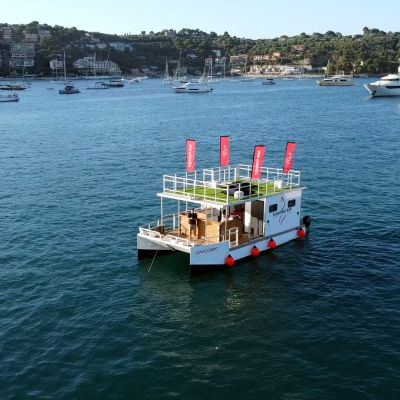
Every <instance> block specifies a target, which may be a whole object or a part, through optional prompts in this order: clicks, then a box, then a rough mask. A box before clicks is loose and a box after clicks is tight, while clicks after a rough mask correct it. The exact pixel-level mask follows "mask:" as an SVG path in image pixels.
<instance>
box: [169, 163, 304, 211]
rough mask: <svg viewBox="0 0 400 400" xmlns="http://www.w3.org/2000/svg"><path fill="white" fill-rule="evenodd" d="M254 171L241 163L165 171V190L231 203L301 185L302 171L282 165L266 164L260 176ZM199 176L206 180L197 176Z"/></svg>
mask: <svg viewBox="0 0 400 400" xmlns="http://www.w3.org/2000/svg"><path fill="white" fill-rule="evenodd" d="M251 171H252V167H251V166H250V165H242V164H240V165H238V166H235V167H231V166H229V167H223V168H221V167H218V168H209V169H204V170H202V171H201V172H200V171H199V172H198V171H194V172H192V173H185V174H180V175H178V174H175V175H164V178H163V193H165V194H170V195H176V196H179V197H183V198H186V199H187V200H189V201H190V200H195V201H199V200H203V201H209V202H214V203H218V204H226V205H227V204H232V203H235V202H237V201H241V202H243V200H247V199H254V198H257V197H264V196H266V195H268V194H273V193H276V192H281V191H284V190H290V189H292V188H294V187H300V178H301V173H300V171H289V172H286V173H284V172H283V170H282V169H280V168H267V167H264V168H262V169H261V177H260V179H257V180H251ZM198 176H199V177H201V178H202V180H200V179H197V177H198ZM236 192H237V194H236Z"/></svg>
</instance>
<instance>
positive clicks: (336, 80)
mask: <svg viewBox="0 0 400 400" xmlns="http://www.w3.org/2000/svg"><path fill="white" fill-rule="evenodd" d="M317 83H318V85H319V86H353V85H354V83H353V81H352V80H351V79H350V78H348V77H346V76H345V75H333V76H330V77H328V78H324V79H321V80H320V81H317Z"/></svg>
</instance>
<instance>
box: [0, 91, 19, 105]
mask: <svg viewBox="0 0 400 400" xmlns="http://www.w3.org/2000/svg"><path fill="white" fill-rule="evenodd" d="M11 101H19V97H18V95H17V94H15V93H13V94H5V95H4V94H2V95H0V103H9V102H11Z"/></svg>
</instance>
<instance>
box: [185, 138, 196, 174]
mask: <svg viewBox="0 0 400 400" xmlns="http://www.w3.org/2000/svg"><path fill="white" fill-rule="evenodd" d="M195 164H196V141H195V140H193V139H187V140H186V172H193V171H194V170H195Z"/></svg>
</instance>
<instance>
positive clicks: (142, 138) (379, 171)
mask: <svg viewBox="0 0 400 400" xmlns="http://www.w3.org/2000/svg"><path fill="white" fill-rule="evenodd" d="M363 83H365V82H364V81H362V80H357V81H356V84H355V86H354V87H342V88H340V87H339V88H338V87H336V88H335V87H319V86H317V85H316V83H315V82H314V81H312V80H304V81H284V80H280V81H278V83H277V85H274V86H263V85H261V83H260V82H259V81H256V82H229V81H228V82H226V83H221V84H219V85H215V87H214V92H212V93H209V94H205V95H185V94H174V93H172V92H171V91H170V90H169V88H168V87H166V86H163V85H162V83H161V81H160V80H147V81H143V82H142V83H140V84H138V85H127V86H126V87H125V88H123V89H109V90H99V91H95V90H91V91H90V90H89V91H87V90H86V89H85V87H86V86H87V83H86V82H84V81H81V82H79V84H78V85H79V86H80V87H81V90H82V93H80V94H78V95H71V96H62V95H59V94H58V88H57V87H56V86H55V85H54V84H51V83H49V82H40V81H37V82H33V85H32V87H31V89H29V90H26V91H24V92H21V93H20V98H21V101H20V102H19V103H2V104H0V149H1V150H0V237H1V240H0V366H1V367H0V399H2V400H6V399H168V398H184V399H204V398H208V399H266V398H271V399H296V400H298V399H307V400H308V399H385V400H386V399H398V398H400V385H399V378H400V361H399V359H400V358H399V357H400V338H399V337H400V335H399V331H400V312H399V306H400V281H399V276H400V274H399V266H400V263H399V251H400V245H399V243H400V233H399V232H400V213H399V211H398V202H399V196H400V190H399V178H398V176H399V171H400V163H399V157H398V153H399V151H398V148H399V126H400V98H375V99H371V98H369V97H368V93H367V91H366V90H365V89H364V88H363V87H362V84H363ZM50 88H54V89H52V90H50ZM220 135H230V137H231V161H232V163H251V158H252V153H253V146H254V145H255V144H265V145H266V158H265V162H264V164H267V165H268V166H272V167H280V166H281V165H282V161H283V155H284V154H283V153H284V148H285V144H286V141H287V140H294V141H296V142H297V149H296V153H295V157H294V168H295V169H299V170H301V171H302V182H303V183H304V184H305V185H306V186H307V190H306V191H305V192H304V196H303V214H309V215H310V216H311V217H312V225H311V232H310V235H309V236H308V237H307V238H306V239H305V240H302V241H295V242H291V243H289V244H287V245H285V246H282V247H280V248H278V249H276V250H275V251H274V252H273V253H270V254H267V255H261V256H260V257H258V258H256V259H247V260H245V261H243V262H240V263H238V264H237V265H235V267H234V268H232V269H229V270H227V271H224V272H218V273H213V274H209V275H206V276H202V277H200V278H195V279H190V278H189V274H188V268H187V265H186V264H185V262H186V259H185V258H182V256H180V255H174V256H171V257H162V258H161V257H160V258H157V259H156V261H155V262H154V264H153V265H152V268H151V269H150V271H149V266H150V261H151V260H150V261H144V262H138V261H137V258H136V233H137V227H138V226H139V225H141V224H143V223H146V222H150V221H153V220H155V219H156V218H157V217H158V215H159V206H160V202H159V198H157V197H156V196H155V194H156V193H157V191H160V190H161V183H162V174H164V173H175V172H180V171H182V170H183V169H184V162H185V140H186V138H188V137H192V138H195V139H196V140H197V167H198V168H202V167H207V166H210V165H212V166H215V165H217V164H218V151H219V149H218V143H219V142H218V140H219V139H218V138H219V136H220Z"/></svg>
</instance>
